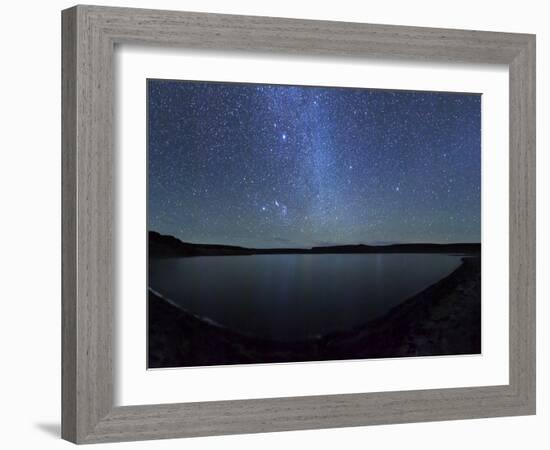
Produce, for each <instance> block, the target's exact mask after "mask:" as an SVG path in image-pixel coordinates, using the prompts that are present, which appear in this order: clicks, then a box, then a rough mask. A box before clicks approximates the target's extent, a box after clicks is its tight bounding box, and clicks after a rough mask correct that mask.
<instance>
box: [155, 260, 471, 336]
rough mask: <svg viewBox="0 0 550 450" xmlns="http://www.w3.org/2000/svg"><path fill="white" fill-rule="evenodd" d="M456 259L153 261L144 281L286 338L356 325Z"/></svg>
mask: <svg viewBox="0 0 550 450" xmlns="http://www.w3.org/2000/svg"><path fill="white" fill-rule="evenodd" d="M460 259H461V257H460V256H456V255H441V254H331V255H326V254H316V255H296V254H287V255H252V256H204V257H191V258H171V259H158V260H156V259H152V260H151V261H150V262H149V286H150V287H151V288H152V289H154V290H155V291H157V292H159V293H160V294H161V295H163V296H164V297H167V298H169V299H171V300H172V301H173V302H174V303H177V304H179V305H181V306H182V307H183V308H184V309H186V310H188V311H190V312H192V313H193V314H197V315H200V316H203V317H207V318H209V319H211V320H213V321H215V322H217V323H219V324H220V325H223V326H225V327H228V328H230V329H232V330H235V331H238V332H241V333H245V334H249V335H256V336H260V337H266V338H273V339H277V340H286V341H290V340H301V339H305V338H307V337H310V336H314V335H322V334H326V333H328V332H331V331H345V330H349V329H350V328H353V327H355V326H358V325H362V324H364V323H366V322H368V321H369V320H371V319H373V318H375V317H378V316H380V315H382V314H384V313H386V312H387V311H389V310H390V309H391V308H392V307H394V306H396V305H398V304H399V303H401V302H402V301H404V300H406V299H407V298H409V297H411V296H412V295H414V294H416V293H418V292H420V291H422V290H423V289H425V288H426V287H428V286H429V285H431V284H433V283H435V282H436V281H438V280H440V279H441V278H443V277H445V276H446V275H448V274H449V273H451V272H452V271H453V270H454V269H455V268H456V267H458V266H459V265H460Z"/></svg>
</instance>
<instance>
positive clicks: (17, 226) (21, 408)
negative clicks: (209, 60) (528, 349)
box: [0, 0, 550, 450]
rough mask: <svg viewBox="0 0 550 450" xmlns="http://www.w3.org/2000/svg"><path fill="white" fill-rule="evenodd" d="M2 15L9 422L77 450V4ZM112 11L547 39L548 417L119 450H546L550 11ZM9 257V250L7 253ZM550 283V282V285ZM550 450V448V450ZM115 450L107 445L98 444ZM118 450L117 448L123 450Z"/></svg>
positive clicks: (542, 248) (368, 6) (188, 4)
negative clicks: (64, 245)
mask: <svg viewBox="0 0 550 450" xmlns="http://www.w3.org/2000/svg"><path fill="white" fill-rule="evenodd" d="M5 3H6V4H5V5H3V9H2V19H3V20H2V27H1V28H0V30H1V31H0V33H2V36H1V40H0V42H1V43H2V44H1V45H2V56H3V59H2V71H1V72H0V78H1V83H0V87H1V91H0V99H1V102H0V105H1V106H0V111H1V114H2V117H0V119H1V120H0V124H1V128H0V130H1V132H2V138H3V139H2V147H1V149H2V153H1V155H2V163H1V164H0V183H1V189H0V195H1V196H2V197H1V205H2V210H1V211H2V216H1V217H2V220H1V221H0V227H1V228H0V236H1V239H2V247H1V248H2V250H3V254H2V258H1V259H0V261H1V262H0V264H1V267H0V274H1V275H0V276H1V281H2V286H3V295H2V306H3V309H2V314H1V319H2V326H0V342H1V343H2V360H1V361H2V371H1V372H0V377H1V379H2V382H1V383H0V398H1V399H2V402H1V403H0V405H1V409H0V411H1V412H0V414H1V415H2V417H1V419H2V423H3V425H4V426H3V427H2V428H3V429H2V435H1V437H0V439H2V446H3V447H5V448H37V447H40V448H46V449H51V448H63V447H64V448H68V447H69V445H70V444H68V443H66V442H64V441H61V440H59V416H60V295H61V290H60V208H61V202H60V28H61V27H60V16H59V10H60V9H62V8H65V7H68V6H71V5H72V3H71V2H65V1H60V0H51V1H49V2H38V1H27V2H5ZM101 3H102V4H105V5H119V6H136V7H137V6H141V7H155V8H164V9H181V10H194V11H205V12H225V13H236V14H256V15H272V16H286V17H302V18H311V19H333V20H347V21H362V22H373V23H391V24H399V25H421V26H433V27H451V28H470V29H483V30H494V31H499V30H505V31H515V32H530V33H537V35H538V40H537V48H538V52H537V58H538V61H537V66H538V67H537V77H538V83H537V99H538V110H537V128H538V148H539V152H538V160H537V173H538V174H539V177H538V188H539V192H538V195H539V197H538V201H537V206H538V213H537V220H538V230H539V235H538V255H539V268H538V279H539V282H538V298H539V303H538V311H537V312H538V320H537V322H538V333H537V338H538V343H537V352H538V364H537V366H538V377H537V378H538V380H539V382H538V415H537V416H533V417H513V418H498V419H482V420H467V421H454V422H441V423H424V424H406V425H390V426H377V427H362V428H353V429H339V430H317V431H300V432H289V433H271V434H261V435H247V436H230V437H214V438H201V439H190V440H186V441H182V440H172V441H162V442H154V443H151V442H141V443H126V444H118V446H117V448H147V449H149V448H181V447H182V446H183V445H185V446H186V448H188V449H209V448H224V449H225V448H230V449H231V448H243V449H256V448H260V447H261V448H280V447H285V446H288V447H290V448H294V447H298V446H307V447H310V446H311V447H313V446H314V447H315V448H317V449H324V448H326V449H334V448H336V447H341V446H343V445H345V446H346V447H348V446H349V447H355V446H363V447H364V446H367V445H368V446H372V447H373V448H377V447H384V448H389V449H392V448H402V447H406V448H408V449H414V448H419V449H423V450H426V449H440V448H441V447H442V446H444V447H445V448H446V449H461V450H463V449H464V448H469V447H472V448H483V447H490V448H499V449H517V448H529V449H532V448H535V449H536V448H546V447H545V446H544V443H543V442H544V441H543V439H544V438H546V440H548V428H547V426H548V425H550V423H549V422H550V421H549V418H550V413H549V412H548V408H549V407H550V396H549V394H548V392H549V391H548V389H547V385H546V383H545V380H544V377H545V374H546V372H545V369H546V367H547V365H548V357H549V356H548V351H547V346H546V340H547V339H548V331H547V330H545V329H544V328H543V324H544V323H545V322H546V324H548V323H550V322H549V320H550V317H549V314H548V311H549V310H548V308H546V307H545V305H544V304H543V301H542V300H543V299H544V298H549V295H550V292H549V284H548V276H547V269H548V259H547V258H545V254H548V252H549V251H550V248H549V244H548V243H549V240H548V237H547V233H546V234H545V233H543V232H542V230H543V229H544V228H548V227H549V226H550V224H549V223H548V219H549V217H548V201H547V200H546V204H547V206H546V208H545V207H544V204H543V203H544V202H545V197H546V196H545V193H546V192H547V191H548V189H550V186H549V183H550V182H549V181H548V178H547V179H546V180H543V178H542V174H543V173H545V172H547V171H548V170H549V169H550V167H549V166H548V156H547V155H545V154H544V153H543V152H542V151H540V150H541V149H543V148H545V144H546V141H547V135H546V133H545V131H546V130H544V128H543V124H544V123H548V121H549V120H550V117H548V106H547V105H548V104H549V100H550V98H549V94H548V89H547V88H545V83H547V81H548V77H549V74H548V65H547V58H548V56H549V51H548V49H547V48H546V47H545V42H546V41H547V40H548V39H550V30H549V29H548V21H547V19H546V20H545V19H544V18H545V17H546V16H547V14H548V12H547V11H544V2H540V1H529V0H523V1H522V2H521V3H518V2H517V1H516V2H505V1H486V2H480V1H479V0H475V1H470V0H463V1H461V2H459V3H456V2H441V1H422V0H416V1H414V2H411V1H407V0H402V1H393V0H386V1H384V2H358V1H356V0H355V1H353V0H349V1H347V0H339V1H338V2H325V3H321V2H319V1H315V2H306V1H303V2H297V1H295V0H294V1H284V0H278V1H277V2H258V1H245V0H242V1H240V0H232V1H223V0H218V1H214V0H212V1H210V0H197V1H163V0H158V1H154V2H153V1H133V2H130V1H122V0H119V1H116V2H101ZM6 250H7V251H6ZM545 275H546V276H545ZM545 444H546V446H547V445H548V444H547V442H546V443H545ZM98 447H105V448H107V447H106V446H104V445H103V446H98ZM111 448H113V447H111Z"/></svg>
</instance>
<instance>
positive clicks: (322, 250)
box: [148, 231, 481, 258]
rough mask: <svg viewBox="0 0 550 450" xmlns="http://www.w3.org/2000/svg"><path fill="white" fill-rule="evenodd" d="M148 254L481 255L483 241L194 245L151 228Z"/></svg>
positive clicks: (173, 255) (167, 256) (165, 255)
mask: <svg viewBox="0 0 550 450" xmlns="http://www.w3.org/2000/svg"><path fill="white" fill-rule="evenodd" d="M148 245H149V256H150V257H153V258H170V257H182V256H226V255H283V254H306V255H307V254H334V253H344V254H346V253H460V254H480V253H481V244H480V243H457V244H429V243H423V244H392V245H364V244H356V245H334V246H327V247H312V248H309V249H303V248H268V249H264V248H246V247H238V246H234V245H221V244H220V245H217V244H192V243H189V242H182V241H180V240H179V239H178V238H175V237H174V236H169V235H163V234H160V233H157V232H156V231H149V243H148Z"/></svg>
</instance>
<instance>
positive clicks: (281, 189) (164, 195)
mask: <svg viewBox="0 0 550 450" xmlns="http://www.w3.org/2000/svg"><path fill="white" fill-rule="evenodd" d="M146 89H147V100H146V101H147V230H146V245H147V283H146V286H144V289H147V367H148V368H149V369H162V368H175V367H197V366H219V365H234V364H268V363H269V364H272V363H301V362H312V361H316V362H320V361H342V360H364V359H372V358H410V357H437V356H452V355H476V354H481V352H482V346H481V340H482V339H481V309H482V308H481V282H482V281H481V139H482V135H481V120H482V119H481V106H482V95H481V94H480V93H476V92H437V91H410V90H392V89H371V88H365V87H337V86H302V85H282V84H264V83H236V82H220V81H201V80H169V79H152V78H151V79H147V82H146ZM144 232H145V230H144Z"/></svg>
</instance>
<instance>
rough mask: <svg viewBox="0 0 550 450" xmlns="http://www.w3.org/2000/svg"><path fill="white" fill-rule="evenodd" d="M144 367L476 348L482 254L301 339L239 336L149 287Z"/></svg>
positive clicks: (478, 348) (473, 351) (465, 351)
mask: <svg viewBox="0 0 550 450" xmlns="http://www.w3.org/2000/svg"><path fill="white" fill-rule="evenodd" d="M148 314H149V341H148V346H149V349H148V360H149V361H148V365H149V367H150V368H160V367H182V366H207V365H219V364H249V363H274V362H297V361H321V360H337V359H365V358H389V357H406V356H428V355H430V356H440V355H459V354H477V353H480V352H481V261H480V258H479V257H467V258H464V259H463V263H462V265H461V266H460V267H459V268H457V269H456V270H455V271H454V272H453V273H451V274H450V275H448V276H447V277H446V278H444V279H442V280H440V281H439V282H437V283H435V284H433V285H432V286H430V287H428V288H427V289H425V290H424V291H422V292H421V293H419V294H417V295H415V296H414V297H412V298H410V299H408V300H406V301H405V302H403V303H401V304H400V305H398V306H396V307H395V308H393V309H392V310H390V311H389V312H388V313H387V314H386V315H384V316H382V317H380V318H378V319H375V320H373V321H371V322H368V323H366V324H364V325H363V326H361V327H358V328H356V329H353V330H350V331H347V332H342V333H331V334H328V335H326V336H323V337H320V338H318V339H311V340H308V341H304V342H291V343H289V342H276V341H270V340H265V339H260V338H253V337H249V336H244V335H241V334H239V333H236V332H234V331H231V330H228V329H226V328H223V327H220V326H218V325H216V324H213V323H211V322H209V321H208V320H205V319H202V318H199V317H195V316H193V315H192V314H189V313H188V312H186V311H183V310H182V309H180V308H178V307H176V306H174V305H172V304H171V303H169V302H168V301H166V300H165V299H163V298H161V297H159V296H158V295H155V294H154V293H153V292H151V291H150V292H149V312H148Z"/></svg>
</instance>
